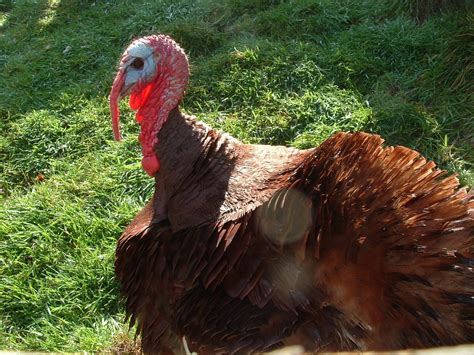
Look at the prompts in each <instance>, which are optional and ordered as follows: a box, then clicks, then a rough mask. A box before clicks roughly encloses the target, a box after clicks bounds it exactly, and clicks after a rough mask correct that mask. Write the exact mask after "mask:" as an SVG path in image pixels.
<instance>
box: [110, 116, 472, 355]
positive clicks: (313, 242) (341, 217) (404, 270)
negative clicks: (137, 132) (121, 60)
mask: <svg viewBox="0 0 474 355" xmlns="http://www.w3.org/2000/svg"><path fill="white" fill-rule="evenodd" d="M158 141H159V144H157V145H156V146H155V152H156V155H157V156H158V157H159V158H160V170H159V171H158V173H157V174H156V176H155V194H154V196H153V198H152V199H151V200H150V202H149V203H148V204H147V205H146V206H145V208H144V209H143V210H142V211H141V212H140V213H139V214H138V215H137V217H136V218H135V219H134V220H133V222H132V223H131V224H130V225H129V227H128V228H127V229H126V231H125V232H124V233H123V235H122V236H121V237H120V239H119V241H118V245H117V252H116V262H115V267H116V274H117V277H118V279H119V281H120V284H121V287H122V294H123V296H124V298H125V301H126V311H127V314H128V315H129V316H130V318H131V323H132V324H134V323H137V326H138V332H139V333H140V334H141V336H142V347H143V350H144V351H145V352H159V351H162V352H170V351H171V352H173V351H174V352H177V353H179V352H180V351H182V344H181V338H182V337H183V336H184V337H185V338H186V341H187V343H188V345H189V348H190V349H191V350H192V351H196V352H198V353H200V354H203V353H251V352H261V351H267V350H271V349H274V348H278V347H281V346H284V345H292V344H299V345H303V346H304V347H305V349H306V350H308V351H338V350H339V351H340V350H390V349H403V348H422V347H432V346H439V345H452V344H460V343H468V342H472V341H473V340H474V331H473V330H474V329H473V328H474V273H473V269H472V268H473V265H474V215H473V214H474V197H473V194H472V193H469V192H467V191H466V189H459V188H458V181H457V179H456V178H455V177H454V176H445V175H444V173H443V172H442V171H440V170H437V169H436V168H435V165H434V164H433V163H432V162H429V161H427V160H425V159H424V158H423V157H422V156H420V155H419V154H418V153H417V152H415V151H413V150H410V149H408V148H405V147H383V145H382V143H383V141H382V139H381V138H380V137H378V136H376V135H371V134H366V133H338V134H335V135H333V136H332V137H330V138H329V139H328V140H326V141H325V142H324V143H323V144H321V145H320V146H319V147H317V148H314V149H309V150H296V149H292V148H285V147H272V146H262V145H247V144H243V143H241V142H239V141H238V140H236V139H234V138H232V137H230V136H228V135H226V134H221V133H218V132H216V131H214V130H213V129H211V128H210V127H208V126H206V125H205V124H203V123H201V122H197V121H196V120H195V119H193V118H191V117H187V116H185V115H183V114H181V113H180V112H179V110H178V109H177V108H175V109H174V110H172V111H171V112H170V114H169V118H168V119H167V121H166V122H165V123H164V124H163V126H162V128H161V130H160V131H159V133H158Z"/></svg>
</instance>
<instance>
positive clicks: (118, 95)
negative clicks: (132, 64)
mask: <svg viewBox="0 0 474 355" xmlns="http://www.w3.org/2000/svg"><path fill="white" fill-rule="evenodd" d="M126 73H127V70H126V68H125V67H124V66H121V67H120V70H119V72H118V73H117V75H116V76H115V79H114V83H113V84H112V90H111V91H110V96H109V103H110V113H111V115H112V128H113V130H114V138H115V140H116V141H119V140H120V139H121V137H120V124H119V116H120V111H119V102H120V100H121V99H122V98H123V97H124V96H126V95H127V91H128V89H129V88H125V87H124V83H125V76H126Z"/></svg>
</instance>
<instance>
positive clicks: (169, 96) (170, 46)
mask: <svg viewBox="0 0 474 355" xmlns="http://www.w3.org/2000/svg"><path fill="white" fill-rule="evenodd" d="M188 77H189V66H188V59H187V57H186V54H185V53H184V51H183V50H182V49H181V48H180V47H179V46H178V44H177V43H176V42H175V41H173V40H172V39H171V38H170V37H168V36H164V35H159V36H148V37H143V38H140V39H137V40H135V41H133V42H132V43H131V44H130V45H129V46H128V48H127V49H126V50H125V52H124V53H123V55H122V59H121V60H120V66H119V71H118V73H117V75H116V77H115V80H114V83H113V85H112V90H111V91H110V111H111V114H112V127H113V130H114V137H115V140H120V129H119V115H120V112H119V108H118V104H119V101H120V100H121V99H122V98H123V97H125V96H127V95H130V107H131V108H132V109H133V110H136V119H137V121H138V123H139V124H140V127H141V131H140V136H139V138H138V139H139V141H140V144H141V146H142V154H143V158H142V166H143V169H144V170H145V171H146V173H147V174H148V175H150V176H155V174H156V173H157V172H158V170H159V169H160V163H159V160H158V157H157V156H156V154H155V150H154V147H155V145H156V144H157V143H158V132H159V130H160V129H161V127H162V126H163V123H165V121H166V119H167V118H168V114H169V112H170V111H171V110H172V109H174V108H175V107H176V106H177V105H178V103H179V101H180V100H181V98H182V97H183V93H184V89H185V88H186V85H187V83H188Z"/></svg>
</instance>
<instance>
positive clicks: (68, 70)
mask: <svg viewBox="0 0 474 355" xmlns="http://www.w3.org/2000/svg"><path fill="white" fill-rule="evenodd" d="M395 2H396V1H395V0H394V1H393V2H392V5H393V4H394V3H395ZM399 3H400V2H399ZM405 3H407V2H405ZM397 9H398V8H397ZM407 11H408V10H407ZM407 11H405V12H404V10H403V8H402V7H400V9H398V10H397V11H395V12H394V11H393V6H391V5H390V4H389V3H386V2H379V1H368V0H367V1H351V0H344V1H337V2H336V1H329V0H314V1H309V0H295V1H292V2H291V3H289V2H287V1H274V0H266V1H250V0H238V1H237V0H234V1H230V0H229V1H225V2H215V1H207V0H202V1H198V2H194V1H189V0H182V1H171V0H163V1H144V0H142V1H135V2H128V1H106V2H102V1H92V0H62V1H60V0H57V1H35V2H30V1H7V2H5V3H4V4H2V6H1V7H0V31H1V32H0V82H1V84H0V86H1V90H0V132H1V133H0V159H1V162H0V189H1V191H0V196H1V198H0V349H5V350H6V349H16V350H51V351H52V350H55V351H76V350H101V349H109V347H110V346H112V343H121V344H128V345H126V346H127V347H128V346H132V347H133V341H131V340H130V338H129V337H128V336H127V335H126V326H125V325H124V324H123V311H122V307H121V304H120V302H119V299H118V288H117V284H116V282H115V280H114V272H113V260H114V248H115V242H116V240H117V238H118V236H119V235H120V233H121V231H122V230H123V229H124V228H125V226H126V225H127V223H129V221H130V220H131V219H132V218H133V216H134V215H135V214H136V213H137V211H138V210H139V209H140V208H141V207H142V206H143V205H144V204H145V202H146V200H147V198H149V196H150V195H151V193H152V191H153V181H152V180H150V179H149V178H148V177H147V176H146V174H145V173H144V172H143V171H142V170H141V168H140V149H139V146H138V143H137V140H136V136H137V132H138V127H137V125H136V124H135V122H134V118H133V115H132V113H131V112H130V111H129V110H128V109H127V108H126V103H123V104H122V107H121V108H122V112H123V117H122V120H121V122H122V128H123V132H124V141H123V142H121V143H116V142H113V141H112V133H111V128H110V117H109V113H108V104H107V95H108V90H109V88H110V85H111V82H112V79H113V75H114V72H115V70H116V66H117V62H118V59H119V55H120V53H121V51H122V50H123V48H124V47H125V46H126V45H127V44H128V43H129V41H130V40H131V39H133V38H136V37H138V36H140V35H144V34H150V33H157V32H164V33H168V34H171V35H173V36H174V37H175V38H176V39H177V40H178V41H179V42H180V43H181V44H182V46H183V47H184V48H185V49H186V50H187V52H188V53H189V55H190V62H191V66H192V67H191V71H192V77H191V83H190V87H189V88H188V90H187V94H186V97H185V99H184V102H183V109H184V110H185V111H186V112H188V113H192V114H195V115H197V116H198V118H199V119H202V120H204V121H206V122H208V123H209V124H212V125H213V126H215V127H217V128H220V129H222V130H225V131H227V132H229V133H231V134H232V135H234V136H236V137H237V138H239V139H242V140H244V141H245V142H250V143H265V144H286V145H293V146H296V147H300V148H307V147H311V146H315V145H318V144H320V143H321V142H322V141H324V140H325V139H326V138H327V137H329V136H330V135H331V134H332V133H334V132H336V131H340V130H344V131H355V130H364V131H370V132H375V133H378V134H381V135H382V136H383V137H384V138H385V139H386V140H387V142H388V143H390V144H402V145H406V146H409V147H412V148H414V149H417V150H419V151H420V152H422V153H423V154H424V155H425V156H427V157H429V158H430V159H434V160H435V161H436V162H437V163H438V164H440V165H441V166H442V167H443V168H445V169H448V170H449V171H451V172H455V173H458V174H459V175H460V177H461V179H462V182H463V183H464V184H467V185H471V186H472V185H474V169H473V164H474V156H473V152H474V117H473V112H474V108H473V105H472V102H473V100H472V90H471V89H472V83H473V82H474V81H473V80H471V79H472V72H473V69H472V58H473V57H474V56H473V55H472V41H471V38H472V33H471V32H472V31H471V32H469V29H470V28H471V29H472V18H473V17H472V11H471V10H469V11H465V10H462V11H457V10H456V8H451V7H449V6H448V7H447V8H446V9H444V10H443V11H434V12H429V14H428V16H426V18H424V20H423V21H422V22H420V21H417V20H416V19H414V18H413V16H411V14H410V13H409V11H408V12H407ZM470 14H471V15H470ZM470 53H471V54H470ZM130 344H132V345H130ZM113 346H114V347H113V348H112V349H120V346H121V345H117V344H115V345H113ZM117 346H118V347H117ZM123 346H125V345H123Z"/></svg>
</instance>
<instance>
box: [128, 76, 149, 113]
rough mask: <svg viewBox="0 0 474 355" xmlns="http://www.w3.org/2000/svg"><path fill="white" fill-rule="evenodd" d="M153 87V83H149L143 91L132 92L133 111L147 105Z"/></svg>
mask: <svg viewBox="0 0 474 355" xmlns="http://www.w3.org/2000/svg"><path fill="white" fill-rule="evenodd" d="M153 86H154V83H153V82H152V83H149V84H147V85H145V86H144V87H143V89H141V90H139V91H135V92H132V93H131V94H130V101H129V105H130V108H131V109H132V110H138V109H139V108H141V107H142V106H143V105H144V104H145V102H146V100H147V99H148V96H150V94H151V91H152V89H153Z"/></svg>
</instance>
